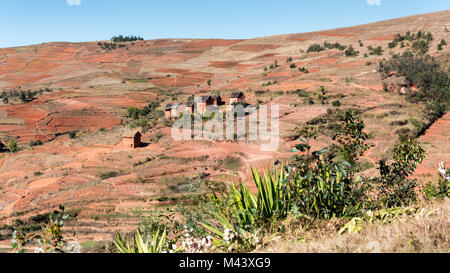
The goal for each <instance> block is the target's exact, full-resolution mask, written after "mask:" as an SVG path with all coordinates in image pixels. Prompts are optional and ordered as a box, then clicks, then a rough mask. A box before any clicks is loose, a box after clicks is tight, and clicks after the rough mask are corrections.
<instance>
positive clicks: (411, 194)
mask: <svg viewBox="0 0 450 273" xmlns="http://www.w3.org/2000/svg"><path fill="white" fill-rule="evenodd" d="M424 158H425V150H424V149H423V148H422V147H421V146H420V144H419V143H418V142H417V141H416V140H414V139H411V138H406V139H399V141H398V142H397V144H396V145H395V147H394V155H393V162H392V163H391V164H389V163H387V162H386V161H385V160H380V161H379V163H378V164H379V168H378V169H379V171H380V177H379V178H377V179H376V180H375V182H376V183H377V184H378V186H377V188H378V190H379V197H378V199H379V201H380V204H381V206H383V207H395V206H404V205H410V203H412V202H415V201H416V199H417V194H416V192H415V191H414V188H415V187H416V186H417V182H416V180H415V179H408V177H409V176H410V175H412V174H413V173H414V171H415V169H416V167H417V166H418V164H420V163H422V161H423V159H424Z"/></svg>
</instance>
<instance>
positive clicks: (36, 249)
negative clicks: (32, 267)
mask: <svg viewBox="0 0 450 273" xmlns="http://www.w3.org/2000/svg"><path fill="white" fill-rule="evenodd" d="M34 253H44V249H43V248H42V247H37V248H35V249H34Z"/></svg>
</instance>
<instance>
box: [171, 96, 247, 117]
mask: <svg viewBox="0 0 450 273" xmlns="http://www.w3.org/2000/svg"><path fill="white" fill-rule="evenodd" d="M244 100H245V95H244V93H243V92H233V93H231V94H230V104H234V103H239V102H244ZM224 104H225V102H224V101H222V97H221V96H217V95H207V96H200V97H198V98H196V100H194V101H188V102H186V103H184V104H181V103H175V104H167V105H166V108H165V116H166V118H178V117H179V116H180V114H182V113H184V112H185V111H189V112H190V113H191V114H194V112H195V111H197V112H198V113H199V114H201V115H203V113H204V112H205V111H206V110H207V108H208V107H211V106H213V107H217V106H221V105H224Z"/></svg>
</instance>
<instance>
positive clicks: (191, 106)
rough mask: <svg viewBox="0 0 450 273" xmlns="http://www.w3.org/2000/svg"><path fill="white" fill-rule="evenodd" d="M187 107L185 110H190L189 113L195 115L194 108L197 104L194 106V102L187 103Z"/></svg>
mask: <svg viewBox="0 0 450 273" xmlns="http://www.w3.org/2000/svg"><path fill="white" fill-rule="evenodd" d="M185 106H186V109H185V110H188V111H189V113H191V115H192V114H194V108H195V107H194V106H195V104H194V102H193V101H188V102H186V104H185Z"/></svg>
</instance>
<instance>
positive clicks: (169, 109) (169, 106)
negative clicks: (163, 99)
mask: <svg viewBox="0 0 450 273" xmlns="http://www.w3.org/2000/svg"><path fill="white" fill-rule="evenodd" d="M164 112H165V117H166V118H170V117H171V116H172V104H167V105H166V108H165V109H164Z"/></svg>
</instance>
